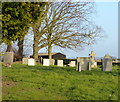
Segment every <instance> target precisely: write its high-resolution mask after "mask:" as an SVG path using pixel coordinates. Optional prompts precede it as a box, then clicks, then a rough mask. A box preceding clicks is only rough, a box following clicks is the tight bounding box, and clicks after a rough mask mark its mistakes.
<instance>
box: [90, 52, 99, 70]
mask: <svg viewBox="0 0 120 102" xmlns="http://www.w3.org/2000/svg"><path fill="white" fill-rule="evenodd" d="M89 56H90V58H91V61H92V66H91V67H92V68H93V67H97V63H96V62H95V56H96V54H95V53H94V51H91V54H89Z"/></svg>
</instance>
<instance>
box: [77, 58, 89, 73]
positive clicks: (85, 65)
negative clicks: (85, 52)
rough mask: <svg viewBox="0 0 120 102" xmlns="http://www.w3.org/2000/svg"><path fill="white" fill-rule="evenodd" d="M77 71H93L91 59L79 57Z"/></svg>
mask: <svg viewBox="0 0 120 102" xmlns="http://www.w3.org/2000/svg"><path fill="white" fill-rule="evenodd" d="M76 70H77V71H79V72H80V71H82V70H91V59H90V57H77V66H76Z"/></svg>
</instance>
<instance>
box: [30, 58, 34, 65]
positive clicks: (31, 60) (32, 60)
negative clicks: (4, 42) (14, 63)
mask: <svg viewBox="0 0 120 102" xmlns="http://www.w3.org/2000/svg"><path fill="white" fill-rule="evenodd" d="M28 65H29V66H35V59H33V58H30V59H28Z"/></svg>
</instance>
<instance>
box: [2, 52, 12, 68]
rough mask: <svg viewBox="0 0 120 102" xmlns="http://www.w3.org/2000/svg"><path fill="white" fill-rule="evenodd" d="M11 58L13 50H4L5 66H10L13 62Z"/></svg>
mask: <svg viewBox="0 0 120 102" xmlns="http://www.w3.org/2000/svg"><path fill="white" fill-rule="evenodd" d="M13 59H14V53H13V52H6V53H5V54H4V65H5V66H6V67H11V65H12V64H13Z"/></svg>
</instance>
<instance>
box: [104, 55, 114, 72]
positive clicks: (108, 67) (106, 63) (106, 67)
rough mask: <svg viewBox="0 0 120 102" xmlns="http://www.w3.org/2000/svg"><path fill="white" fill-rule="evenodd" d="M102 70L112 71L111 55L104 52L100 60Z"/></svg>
mask: <svg viewBox="0 0 120 102" xmlns="http://www.w3.org/2000/svg"><path fill="white" fill-rule="evenodd" d="M102 71H112V57H110V55H109V54H106V55H105V56H104V58H103V60H102Z"/></svg>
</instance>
